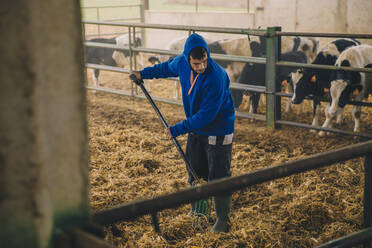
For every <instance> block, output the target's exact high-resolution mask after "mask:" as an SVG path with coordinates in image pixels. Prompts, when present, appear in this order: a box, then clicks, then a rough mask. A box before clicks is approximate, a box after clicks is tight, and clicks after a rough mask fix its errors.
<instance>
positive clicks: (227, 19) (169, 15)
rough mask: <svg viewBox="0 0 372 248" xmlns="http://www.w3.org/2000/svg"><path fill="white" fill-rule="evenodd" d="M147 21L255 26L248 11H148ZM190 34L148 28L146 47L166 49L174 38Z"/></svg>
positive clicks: (196, 24) (169, 23)
mask: <svg viewBox="0 0 372 248" xmlns="http://www.w3.org/2000/svg"><path fill="white" fill-rule="evenodd" d="M145 20H146V23H153V24H167V25H190V26H212V27H234V28H237V27H241V28H247V27H251V28H253V25H254V15H252V14H247V13H215V12H214V13H200V12H198V13H195V12H158V11H147V12H146V13H145ZM185 35H188V32H187V31H177V30H159V29H146V47H149V48H161V49H164V48H165V47H166V45H167V44H168V43H169V42H170V41H171V40H173V39H175V38H177V37H180V36H185ZM202 35H206V36H210V37H215V38H225V37H228V36H231V35H224V34H215V33H202Z"/></svg>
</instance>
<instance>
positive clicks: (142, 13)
mask: <svg viewBox="0 0 372 248" xmlns="http://www.w3.org/2000/svg"><path fill="white" fill-rule="evenodd" d="M146 10H149V0H141V4H140V17H141V23H145V11H146ZM145 30H146V29H145V28H141V40H142V46H144V47H146V31H145Z"/></svg>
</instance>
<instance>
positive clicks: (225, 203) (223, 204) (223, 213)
mask: <svg viewBox="0 0 372 248" xmlns="http://www.w3.org/2000/svg"><path fill="white" fill-rule="evenodd" d="M230 200H231V196H228V197H215V198H214V204H215V208H216V215H217V220H216V223H215V224H214V226H213V227H212V229H211V230H210V231H211V232H214V233H220V232H228V231H229V228H230V226H229V212H230Z"/></svg>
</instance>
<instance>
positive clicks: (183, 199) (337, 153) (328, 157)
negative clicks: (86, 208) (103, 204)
mask: <svg viewBox="0 0 372 248" xmlns="http://www.w3.org/2000/svg"><path fill="white" fill-rule="evenodd" d="M361 156H365V162H364V167H365V187H364V214H363V226H364V228H366V229H365V230H361V231H360V232H359V233H356V234H352V235H350V236H347V237H344V238H342V239H340V240H336V241H331V242H329V243H327V245H326V246H320V247H350V246H340V245H342V244H347V245H350V244H354V245H355V244H361V243H366V242H368V241H371V240H372V232H371V228H372V188H371V185H372V170H371V166H372V141H367V142H364V143H360V144H356V145H350V146H347V147H344V148H340V149H336V150H333V151H329V152H324V153H319V154H315V155H312V156H310V157H307V158H304V159H300V160H296V161H292V162H286V163H283V164H279V165H277V166H271V167H268V168H265V169H261V170H256V171H254V172H251V173H248V174H243V175H239V176H234V177H230V178H224V179H219V180H216V181H213V182H209V183H207V184H204V185H201V186H196V187H192V188H189V189H185V190H181V191H178V192H175V193H170V194H166V195H162V196H158V197H155V198H152V199H145V200H137V201H133V202H129V203H126V204H122V205H118V206H116V207H113V208H109V209H105V210H101V211H98V212H96V213H95V214H94V215H93V220H94V221H95V222H96V223H98V224H101V225H108V224H113V223H116V222H118V221H128V220H132V219H135V218H137V217H139V216H142V215H146V214H151V215H153V216H154V215H156V213H157V212H159V211H161V210H164V209H169V208H175V207H178V206H180V205H182V204H186V203H190V202H193V201H197V200H200V199H204V198H207V197H211V196H215V195H217V194H223V193H227V192H233V191H237V190H241V189H243V188H246V187H249V186H253V185H256V184H260V183H264V182H268V181H272V180H275V179H279V178H284V177H288V176H291V175H295V174H298V173H304V172H307V171H310V170H314V169H319V168H323V167H325V166H329V165H331V164H334V163H338V162H342V161H346V160H350V159H353V158H357V157H361ZM366 247H367V246H366Z"/></svg>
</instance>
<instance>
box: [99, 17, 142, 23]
mask: <svg viewBox="0 0 372 248" xmlns="http://www.w3.org/2000/svg"><path fill="white" fill-rule="evenodd" d="M132 20H142V19H141V17H133V18H120V19H109V20H105V21H109V22H112V21H132Z"/></svg>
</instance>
